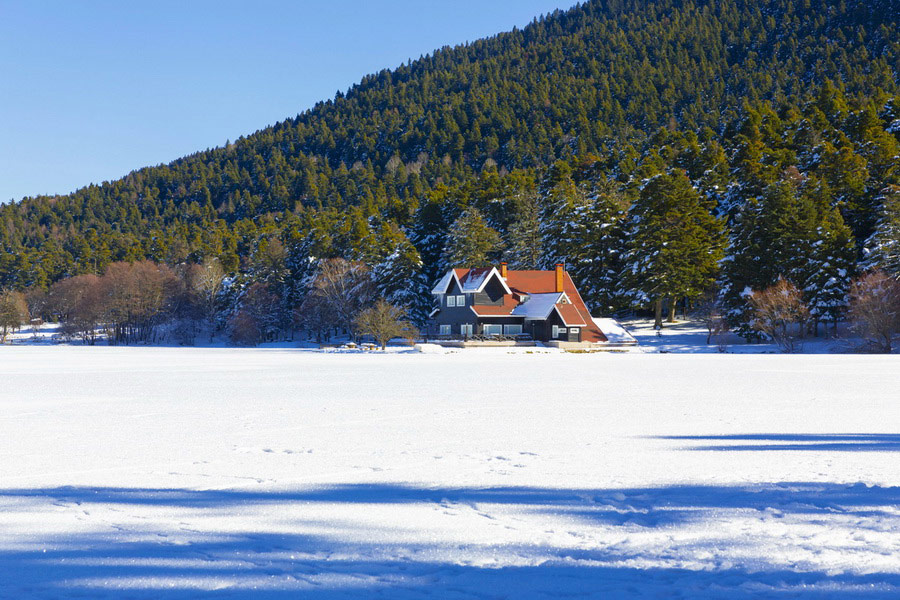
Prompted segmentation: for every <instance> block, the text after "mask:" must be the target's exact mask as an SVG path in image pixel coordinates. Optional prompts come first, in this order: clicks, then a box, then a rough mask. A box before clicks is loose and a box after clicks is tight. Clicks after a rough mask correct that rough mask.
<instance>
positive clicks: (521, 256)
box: [504, 193, 543, 269]
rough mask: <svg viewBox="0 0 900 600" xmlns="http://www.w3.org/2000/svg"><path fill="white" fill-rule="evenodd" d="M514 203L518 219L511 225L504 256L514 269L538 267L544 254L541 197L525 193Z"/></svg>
mask: <svg viewBox="0 0 900 600" xmlns="http://www.w3.org/2000/svg"><path fill="white" fill-rule="evenodd" d="M513 204H514V206H515V207H516V219H515V221H513V223H512V224H511V225H510V227H509V234H508V235H507V244H506V252H505V254H504V257H505V258H506V261H507V262H508V263H509V266H510V267H511V268H513V269H538V268H540V265H541V259H542V254H543V239H542V235H541V210H540V208H541V205H540V199H539V198H538V195H537V194H533V193H523V194H520V195H518V196H517V197H516V198H515V199H514V201H513Z"/></svg>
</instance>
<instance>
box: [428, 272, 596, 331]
mask: <svg viewBox="0 0 900 600" xmlns="http://www.w3.org/2000/svg"><path fill="white" fill-rule="evenodd" d="M431 293H432V294H433V295H434V297H435V300H436V307H435V309H434V310H433V311H432V312H431V315H430V317H431V322H430V324H429V328H428V329H429V333H430V334H431V335H436V336H439V337H445V338H463V339H465V338H469V337H471V336H473V335H482V336H500V335H503V336H517V335H522V336H525V337H527V336H530V337H531V338H532V339H534V340H537V341H542V342H574V343H583V344H590V343H597V342H606V341H607V340H606V336H604V335H603V333H602V332H601V331H600V329H599V328H598V327H597V325H596V323H594V321H593V319H592V318H591V313H590V311H588V309H587V306H585V304H584V300H582V299H581V295H580V294H579V293H578V289H577V288H576V287H575V283H574V282H573V281H572V278H571V277H570V276H569V274H568V273H567V272H566V270H565V268H564V267H563V265H561V264H558V265H556V268H555V269H554V270H552V271H518V270H513V269H508V268H507V265H506V263H500V268H499V269H498V268H497V267H483V268H477V269H451V270H449V271H447V274H446V275H444V277H443V278H442V279H441V280H440V282H438V284H437V285H436V286H435V287H434V289H433V290H431Z"/></svg>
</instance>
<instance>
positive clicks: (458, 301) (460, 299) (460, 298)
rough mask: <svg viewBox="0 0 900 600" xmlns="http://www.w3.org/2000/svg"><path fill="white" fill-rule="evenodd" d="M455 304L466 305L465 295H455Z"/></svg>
mask: <svg viewBox="0 0 900 600" xmlns="http://www.w3.org/2000/svg"><path fill="white" fill-rule="evenodd" d="M456 305H457V306H465V305H466V297H465V296H457V297H456Z"/></svg>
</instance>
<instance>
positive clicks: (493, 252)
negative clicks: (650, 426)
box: [0, 0, 900, 342]
mask: <svg viewBox="0 0 900 600" xmlns="http://www.w3.org/2000/svg"><path fill="white" fill-rule="evenodd" d="M896 26H897V23H896V15H895V14H894V11H891V10H890V3H889V2H887V3H880V2H864V1H862V0H857V1H850V2H831V1H827V2H822V3H809V2H804V1H801V0H768V1H767V2H763V3H758V2H751V1H750V0H746V1H745V0H738V1H734V2H715V3H714V2H703V1H701V2H679V1H675V0H658V1H654V2H649V3H645V2H636V1H631V0H621V1H607V2H601V1H591V2H587V3H585V4H583V5H580V6H577V7H575V8H574V9H572V10H570V11H565V12H556V13H553V14H552V15H549V16H547V17H546V18H543V19H540V20H536V21H535V22H534V23H532V24H531V25H529V26H528V27H526V28H524V29H522V30H516V31H513V32H510V33H507V34H501V35H499V36H496V37H493V38H489V39H486V40H480V41H478V42H475V43H472V44H468V45H465V46H459V47H455V48H445V49H442V50H440V51H438V52H436V53H434V54H433V55H430V56H427V57H422V58H421V59H420V60H417V61H413V62H411V63H409V64H407V65H403V66H401V67H400V68H398V69H395V70H394V71H384V72H381V73H379V74H376V75H372V76H368V77H366V78H364V79H363V81H362V82H361V83H360V84H359V85H357V86H354V87H353V88H352V89H351V90H349V91H348V92H347V93H346V94H344V93H341V94H338V95H337V96H336V97H335V98H334V99H333V100H331V101H328V102H324V103H321V104H320V105H318V106H316V107H315V108H313V109H312V110H310V111H308V112H306V113H303V114H302V115H298V116H297V117H296V118H295V119H289V120H287V121H285V122H282V123H279V124H277V125H275V126H273V127H271V128H267V129H264V130H262V131H259V132H257V133H255V134H253V135H250V136H247V137H245V138H241V139H240V140H237V141H236V142H235V143H229V144H226V146H225V147H222V148H216V149H213V150H208V151H206V152H200V153H197V154H195V155H192V156H189V157H185V158H183V159H180V160H178V161H175V162H173V163H171V164H170V165H164V166H159V167H151V168H147V169H141V170H139V171H135V172H134V173H131V174H129V175H128V176H126V177H125V178H123V179H121V180H118V181H114V182H107V183H104V184H102V185H97V186H89V187H88V188H85V189H82V190H79V191H77V192H75V193H73V194H69V195H65V196H54V197H38V198H29V199H25V200H23V201H21V202H19V203H14V204H7V205H3V206H0V287H3V288H4V289H9V290H16V291H26V290H28V294H38V295H39V293H40V292H49V290H51V289H52V287H53V286H54V285H56V283H57V282H61V281H64V280H68V279H77V278H79V277H96V278H98V279H99V280H103V279H104V278H106V277H107V275H106V274H107V273H108V272H109V270H110V268H111V267H112V266H113V265H116V264H117V263H129V264H132V263H133V264H137V263H142V262H143V261H150V262H151V263H153V264H156V265H160V266H159V267H158V268H159V269H160V270H163V269H164V268H165V269H168V270H169V271H170V272H171V273H172V274H174V277H175V279H177V280H178V281H179V282H180V283H179V286H180V288H181V289H184V290H189V289H192V288H191V285H192V284H191V283H190V277H189V276H188V275H187V274H186V273H187V272H188V271H192V270H196V269H197V268H201V267H203V266H204V265H206V266H209V265H213V264H215V265H217V266H216V267H213V268H214V269H217V270H221V272H222V274H223V275H222V281H223V283H222V289H221V290H220V291H219V292H218V293H217V294H216V302H215V311H214V312H215V316H214V317H213V316H207V317H203V318H197V319H194V320H195V321H197V322H198V323H201V324H202V328H203V329H204V330H205V331H212V330H215V331H218V332H220V333H221V332H223V331H226V330H228V331H231V330H232V329H234V327H233V325H234V323H240V324H242V326H241V327H237V328H236V329H238V330H243V331H248V332H250V333H249V334H248V335H247V336H245V338H244V339H246V340H252V339H273V338H278V337H279V336H290V335H291V333H290V332H291V331H293V330H295V329H297V328H302V329H303V330H304V331H312V332H316V331H318V333H315V334H314V335H319V336H324V335H326V333H327V331H328V330H329V327H330V328H331V329H332V330H333V329H334V328H335V327H337V328H340V329H342V330H345V331H349V330H350V329H352V326H353V318H355V317H351V316H349V315H350V313H352V312H353V311H352V310H351V311H349V312H348V311H347V310H345V309H336V308H334V307H328V306H317V305H316V303H315V301H314V300H313V298H315V297H316V293H315V286H314V285H313V281H314V280H315V278H316V273H318V272H319V270H320V267H321V265H324V264H326V263H327V262H328V261H335V260H340V261H344V263H345V264H346V265H351V267H350V268H349V269H347V272H346V273H345V275H346V277H347V278H348V280H356V281H362V280H365V281H367V282H368V283H367V285H366V286H356V287H355V288H354V289H357V290H359V291H360V298H363V299H364V301H363V302H357V301H355V300H354V301H353V302H351V303H350V305H351V306H353V305H355V306H357V307H359V306H367V305H374V304H373V303H374V302H375V301H376V299H377V298H382V299H384V301H385V302H387V303H389V304H391V305H393V306H395V307H405V310H406V311H407V313H406V314H407V315H408V318H409V320H410V321H411V322H412V323H413V324H416V325H421V324H422V323H423V322H424V320H425V318H426V317H427V314H428V312H429V309H430V297H429V294H428V289H429V287H430V285H431V284H433V283H434V281H436V279H437V278H438V277H439V276H440V275H441V274H442V271H443V270H444V269H446V268H449V267H450V266H474V265H477V264H486V263H490V262H496V261H498V260H503V259H505V260H507V261H508V262H510V263H511V264H512V265H515V266H516V267H518V268H545V267H547V266H550V265H552V264H554V263H555V262H560V261H561V262H565V263H566V264H567V266H568V269H569V271H570V273H571V274H572V275H573V278H574V279H575V281H576V283H577V284H578V285H579V288H580V289H581V290H582V294H583V296H584V297H585V300H586V301H587V302H588V305H589V307H590V308H591V309H592V310H593V311H595V312H597V313H603V314H607V313H610V312H616V311H620V310H627V309H631V308H634V307H638V308H640V309H646V310H651V311H652V312H653V313H655V314H656V316H657V320H662V319H663V318H664V317H665V316H667V315H664V314H663V313H664V312H668V313H669V314H668V316H671V314H672V312H673V311H674V310H676V308H677V307H685V306H689V305H690V306H699V305H701V304H704V305H706V304H708V303H709V298H711V297H714V298H715V299H716V302H717V303H718V304H719V305H720V306H718V307H717V308H716V311H720V312H723V313H724V314H726V316H727V319H728V322H729V323H730V324H731V326H732V327H733V328H734V329H736V330H737V331H739V332H740V333H742V334H743V335H746V336H748V337H753V336H755V335H758V334H759V331H758V330H757V329H755V328H754V326H753V314H752V306H751V304H750V301H749V297H750V294H751V293H752V292H753V291H758V290H764V289H767V288H769V287H771V286H773V285H775V284H776V283H777V282H778V281H779V279H781V278H783V279H784V280H785V281H787V282H789V283H790V284H791V285H793V286H795V287H796V288H797V289H798V290H799V292H800V294H801V299H802V301H803V302H804V304H805V305H806V306H807V309H808V310H809V313H810V318H809V323H810V328H811V329H812V330H814V331H815V332H819V330H820V327H824V326H826V325H827V326H831V327H833V326H834V325H835V324H836V323H837V322H838V321H839V320H840V319H842V318H844V316H845V315H846V314H847V310H848V306H849V305H848V298H849V291H850V286H851V283H852V281H853V280H854V278H856V277H858V276H859V275H860V274H862V273H864V272H866V271H868V270H870V269H873V268H876V267H881V268H883V269H884V270H885V271H886V272H888V273H891V274H894V273H896V272H897V266H896V264H897V262H898V259H897V258H896V257H897V247H898V242H897V222H898V221H897V216H896V215H897V203H898V202H897V200H896V197H897V186H898V185H900V180H898V177H900V173H898V160H897V156H898V155H900V141H898V140H900V99H898V96H897V92H898V87H897V80H898V77H897V71H898V67H897V65H898V60H900V59H898V57H900V42H898V40H897V38H896V36H895V35H893V32H894V31H896ZM809 81H818V82H822V83H821V84H820V85H816V86H810V85H809V83H808V82H809ZM121 268H122V267H119V266H116V267H115V268H113V271H115V270H116V269H121ZM363 272H365V273H366V275H365V276H363V275H360V273H363ZM167 280H168V278H167ZM70 285H71V284H70ZM97 285H101V284H100V283H98V284H97ZM176 287H178V286H176ZM166 289H170V288H169V287H166ZM368 290H373V291H368ZM187 295H188V296H190V295H191V294H187ZM176 296H179V294H174V295H173V296H172V298H174V297H176ZM182 296H183V295H182ZM103 297H106V296H103ZM167 302H169V301H167ZM354 302H355V304H354ZM304 305H305V308H304V309H303V310H300V307H304ZM171 306H175V307H177V310H176V311H175V312H177V313H178V314H181V313H182V312H183V311H188V312H189V309H188V307H191V308H190V311H193V310H200V309H197V308H196V307H195V306H194V304H193V301H192V300H184V298H182V299H180V300H177V301H175V302H174V304H166V303H163V304H162V305H161V308H160V311H161V312H162V313H164V314H175V313H174V312H172V311H173V309H172V308H171ZM138 313H139V311H138ZM138 313H135V314H138ZM122 314H125V315H128V313H127V311H126V312H123V311H121V310H119V309H116V310H115V311H106V312H103V319H104V321H105V322H110V323H113V322H115V323H118V322H119V321H118V320H115V321H114V320H111V319H112V318H113V317H112V316H111V315H114V316H115V319H122V318H123V317H121V316H120V315H122ZM206 314H207V315H209V314H211V312H210V309H209V308H208V307H207V313H206ZM314 315H318V317H315V316H314ZM167 320H172V319H168V318H167ZM175 320H181V318H180V317H179V318H178V319H175ZM138 321H140V319H139V318H138V317H136V316H133V315H132V316H127V317H125V321H124V322H127V324H125V325H123V326H122V328H121V331H119V330H117V329H115V328H114V329H112V330H111V333H112V334H113V337H114V338H116V339H119V340H121V341H123V342H125V341H128V340H143V339H146V336H148V335H156V334H149V333H146V332H147V331H157V332H158V330H159V328H158V326H157V325H150V324H149V321H145V322H143V323H142V324H141V323H138ZM326 322H328V323H330V325H329V326H324V325H321V324H322V323H326ZM317 328H318V329H317Z"/></svg>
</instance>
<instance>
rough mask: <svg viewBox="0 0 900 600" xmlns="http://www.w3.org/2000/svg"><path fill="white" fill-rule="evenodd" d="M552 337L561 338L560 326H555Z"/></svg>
mask: <svg viewBox="0 0 900 600" xmlns="http://www.w3.org/2000/svg"><path fill="white" fill-rule="evenodd" d="M550 337H559V326H558V325H554V326H553V328H552V331H551V333H550Z"/></svg>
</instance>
